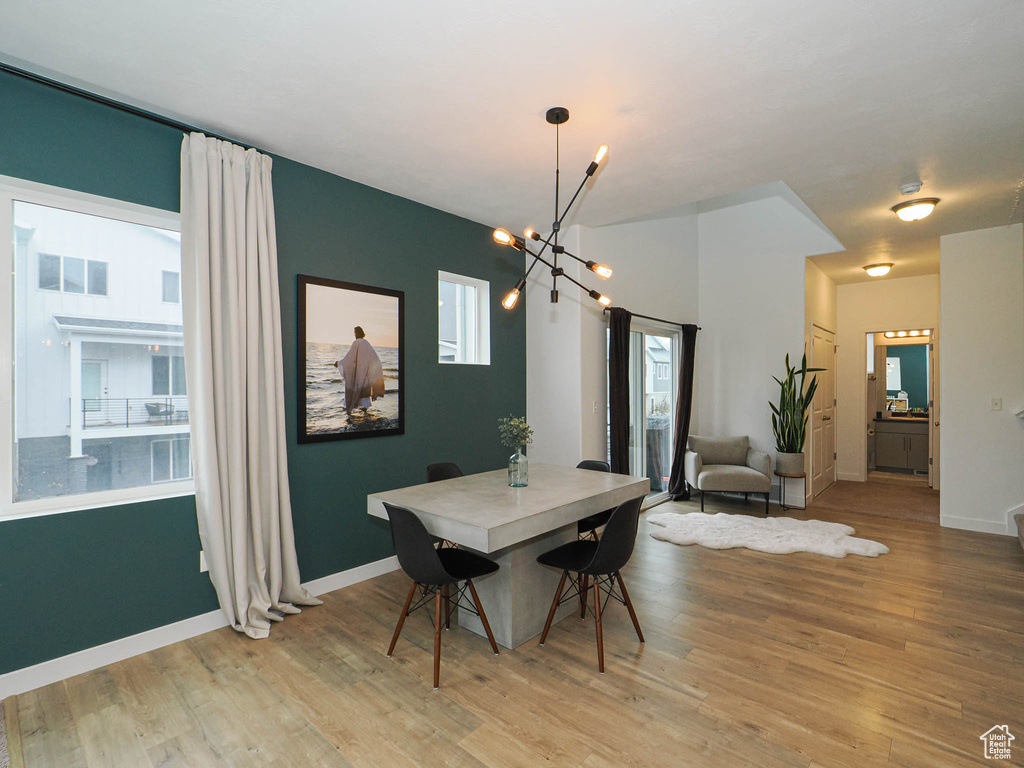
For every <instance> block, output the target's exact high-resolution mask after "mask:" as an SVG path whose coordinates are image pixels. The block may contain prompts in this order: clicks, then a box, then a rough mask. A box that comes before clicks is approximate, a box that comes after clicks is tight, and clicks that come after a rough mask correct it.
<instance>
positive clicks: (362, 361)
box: [334, 325, 384, 414]
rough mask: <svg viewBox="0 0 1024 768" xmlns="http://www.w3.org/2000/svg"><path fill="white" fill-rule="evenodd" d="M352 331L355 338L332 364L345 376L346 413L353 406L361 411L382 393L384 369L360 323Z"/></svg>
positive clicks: (349, 412)
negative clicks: (346, 350) (342, 356)
mask: <svg viewBox="0 0 1024 768" xmlns="http://www.w3.org/2000/svg"><path fill="white" fill-rule="evenodd" d="M353 332H354V333H355V337H356V340H355V341H353V342H352V346H351V347H349V348H348V352H347V353H345V357H344V358H342V359H341V360H339V361H338V362H336V363H335V364H334V365H335V366H336V367H337V369H338V370H339V371H341V375H342V378H344V379H345V412H346V413H348V414H351V413H352V409H353V408H362V409H363V411H365V410H366V409H367V408H369V407H370V406H371V405H372V404H373V401H374V400H376V399H377V398H378V397H384V369H383V368H382V367H381V364H380V358H379V357H377V353H376V352H374V351H373V346H372V345H371V344H370V342H368V341H367V340H366V333H365V332H364V331H363V329H362V328H361V327H360V326H358V325H357V326H356V327H355V328H354V329H353Z"/></svg>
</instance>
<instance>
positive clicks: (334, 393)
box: [306, 342, 398, 435]
mask: <svg viewBox="0 0 1024 768" xmlns="http://www.w3.org/2000/svg"><path fill="white" fill-rule="evenodd" d="M348 348H349V345H348V344H317V343H314V342H307V344H306V434H307V435H319V434H330V433H334V432H364V431H365V432H371V431H374V430H378V429H395V428H397V427H398V349H397V348H394V347H374V350H375V351H376V352H377V356H378V357H379V358H380V364H381V367H382V368H383V369H384V397H381V398H378V399H376V400H374V401H373V405H372V406H370V407H369V408H367V409H366V412H365V413H364V412H363V410H362V409H356V410H354V411H353V412H352V414H351V415H349V414H347V413H345V382H344V379H342V377H341V371H339V370H338V368H337V367H336V366H335V363H336V362H338V361H339V360H341V358H343V357H344V356H345V353H346V352H348Z"/></svg>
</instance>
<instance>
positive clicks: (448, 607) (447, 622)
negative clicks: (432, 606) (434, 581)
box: [444, 584, 452, 629]
mask: <svg viewBox="0 0 1024 768" xmlns="http://www.w3.org/2000/svg"><path fill="white" fill-rule="evenodd" d="M449 590H450V587H449V585H448V584H445V585H444V628H445V629H451V628H452V598H451V592H450V591H449Z"/></svg>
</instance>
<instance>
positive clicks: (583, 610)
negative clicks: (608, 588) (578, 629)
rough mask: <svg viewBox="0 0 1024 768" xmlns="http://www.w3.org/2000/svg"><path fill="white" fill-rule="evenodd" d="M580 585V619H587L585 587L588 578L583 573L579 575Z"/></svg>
mask: <svg viewBox="0 0 1024 768" xmlns="http://www.w3.org/2000/svg"><path fill="white" fill-rule="evenodd" d="M579 576H580V579H581V580H582V584H580V618H581V619H585V618H587V585H588V582H589V579H590V577H589V576H587V574H585V573H581V574H579Z"/></svg>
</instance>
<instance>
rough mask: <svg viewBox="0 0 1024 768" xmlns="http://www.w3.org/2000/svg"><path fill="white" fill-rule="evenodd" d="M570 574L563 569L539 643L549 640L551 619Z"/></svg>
mask: <svg viewBox="0 0 1024 768" xmlns="http://www.w3.org/2000/svg"><path fill="white" fill-rule="evenodd" d="M568 576H569V572H568V571H562V578H561V579H560V580H559V582H558V589H556V590H555V599H554V600H552V601H551V610H550V611H548V620H547V621H545V622H544V631H543V632H541V635H540V643H539V645H544V641H545V640H547V637H548V630H549V629H551V620H552V619H554V618H555V611H556V610H557V609H558V601H559V600H560V599H561V598H562V587H564V586H565V580H566V578H567V577H568Z"/></svg>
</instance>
